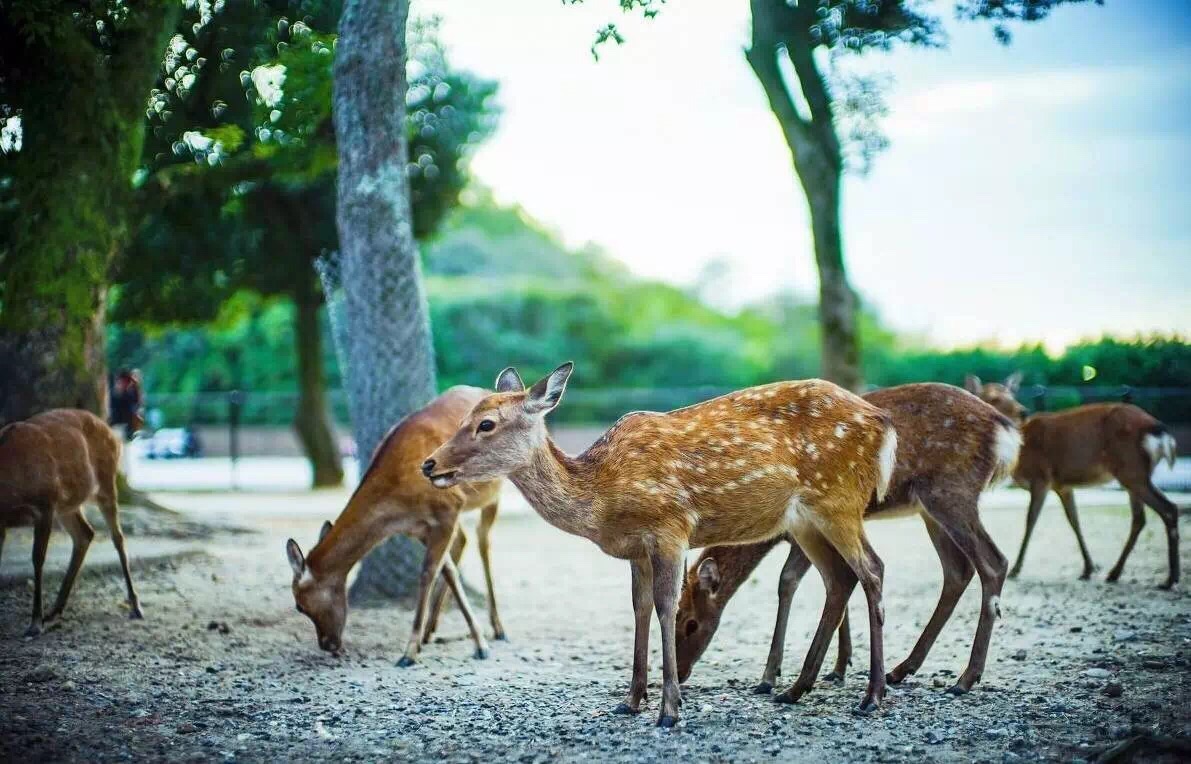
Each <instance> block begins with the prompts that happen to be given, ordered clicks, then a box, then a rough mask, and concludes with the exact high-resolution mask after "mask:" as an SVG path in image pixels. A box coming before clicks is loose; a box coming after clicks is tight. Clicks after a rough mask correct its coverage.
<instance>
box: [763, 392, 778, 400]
mask: <svg viewBox="0 0 1191 764" xmlns="http://www.w3.org/2000/svg"><path fill="white" fill-rule="evenodd" d="M775 395H777V390H766V391H765V397H766V398H772V397H773V396H775Z"/></svg>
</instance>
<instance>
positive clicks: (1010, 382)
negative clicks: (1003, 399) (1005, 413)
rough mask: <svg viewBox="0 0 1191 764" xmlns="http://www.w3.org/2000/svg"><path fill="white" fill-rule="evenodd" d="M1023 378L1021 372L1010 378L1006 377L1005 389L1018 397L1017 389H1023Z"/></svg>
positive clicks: (1011, 375)
mask: <svg viewBox="0 0 1191 764" xmlns="http://www.w3.org/2000/svg"><path fill="white" fill-rule="evenodd" d="M1021 378H1022V373H1021V372H1020V371H1015V372H1013V373H1012V374H1010V375H1009V376H1008V377H1005V389H1006V390H1008V391H1009V392H1011V393H1013V394H1014V395H1016V394H1017V388H1019V387H1021Z"/></svg>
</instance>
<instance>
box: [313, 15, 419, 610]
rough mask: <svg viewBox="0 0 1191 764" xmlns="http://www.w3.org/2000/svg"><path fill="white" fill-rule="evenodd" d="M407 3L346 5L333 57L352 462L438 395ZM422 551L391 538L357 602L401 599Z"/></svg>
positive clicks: (365, 572) (365, 568)
mask: <svg viewBox="0 0 1191 764" xmlns="http://www.w3.org/2000/svg"><path fill="white" fill-rule="evenodd" d="M408 15H409V3H408V1H407V0H347V2H345V3H344V5H343V13H342V15H341V16H340V21H339V42H338V45H337V46H336V49H335V95H334V99H335V135H336V141H337V145H338V150H339V176H338V200H339V206H338V223H339V245H340V262H341V277H342V283H343V294H344V308H345V310H344V313H345V316H344V318H345V319H346V328H345V329H344V330H343V331H342V332H341V334H342V336H343V338H344V339H345V340H346V345H347V347H346V348H345V350H346V353H345V355H346V356H347V360H348V364H347V365H348V375H349V377H348V380H347V382H348V384H347V388H348V393H349V395H350V397H351V408H352V427H353V429H354V431H355V434H356V444H357V452H358V458H359V459H360V462H361V466H364V465H366V463H367V460H368V459H370V458H371V456H372V453H373V451H374V450H375V448H376V446H377V444H378V443H380V440H381V438H382V437H383V436H384V433H385V432H386V431H387V430H388V429H389V427H391V426H392V425H393V424H395V423H396V422H398V421H399V420H400V419H402V418H403V417H405V416H406V415H408V414H409V413H410V412H412V411H414V410H415V409H417V408H419V407H421V406H424V405H425V404H426V403H427V402H429V400H430V399H431V397H433V395H434V389H435V379H434V377H435V373H434V351H433V348H432V347H431V344H430V320H429V311H428V308H427V305H426V295H425V291H424V289H423V286H422V274H421V266H420V264H419V261H418V249H417V243H416V242H415V241H414V230H413V217H412V214H411V211H410V201H409V179H408V177H407V176H406V163H407V162H408V156H409V151H408V147H407V145H406V135H405V92H406V87H407V82H406V72H405V62H406V42H405V25H406V19H407V17H408ZM423 554H424V550H423V549H422V546H421V544H419V543H417V542H415V541H412V540H411V539H409V538H408V537H406V536H395V537H393V538H391V539H389V540H388V541H386V542H385V543H384V544H382V545H381V546H380V547H379V548H377V549H376V550H375V551H373V552H372V554H370V555H369V556H368V557H366V558H365V559H364V562H363V564H362V566H361V568H360V574H359V576H358V577H357V578H356V581H355V583H354V584H353V586H352V591H351V596H352V600H353V601H354V602H360V601H367V600H370V599H378V598H383V599H408V598H409V597H411V596H412V595H413V594H414V593H415V592H416V591H417V581H418V572H419V569H420V568H421V560H422V556H423Z"/></svg>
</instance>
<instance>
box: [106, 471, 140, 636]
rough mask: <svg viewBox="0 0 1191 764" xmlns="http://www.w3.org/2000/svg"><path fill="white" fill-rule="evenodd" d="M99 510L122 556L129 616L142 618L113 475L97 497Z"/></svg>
mask: <svg viewBox="0 0 1191 764" xmlns="http://www.w3.org/2000/svg"><path fill="white" fill-rule="evenodd" d="M97 502H98V503H99V511H100V512H102V513H103V520H104V522H105V523H107V526H108V532H109V533H111V534H112V544H113V545H114V546H115V547H116V555H117V556H119V558H120V570H121V572H123V574H124V587H125V589H126V590H127V595H128V617H129V618H132V619H137V620H139V619H141V618H144V617H145V611H143V610H141V600H140V597H138V596H137V593H136V587H134V586H133V585H132V571H131V570H129V567H128V552H127V551H126V550H125V549H124V530H123V529H122V528H121V527H120V510H119V508H118V507H117V506H116V481H115V479H114V477H113V479H112V484H111V486H110V488H109V489H108V491H105V492H104V493H102V494H100V495H99V496H98V497H97Z"/></svg>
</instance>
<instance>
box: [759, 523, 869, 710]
mask: <svg viewBox="0 0 1191 764" xmlns="http://www.w3.org/2000/svg"><path fill="white" fill-rule="evenodd" d="M795 537H796V538H797V541H798V545H799V546H800V547H802V550H803V551H804V552H805V553H806V556H807V557H809V558H810V560H811V562H812V563H813V564H814V566H815V569H816V570H818V571H819V575H820V576H822V578H823V588H824V589H825V590H826V594H827V596H826V598H825V600H824V602H823V614H822V616H821V617H820V618H819V626H818V628H817V629H816V630H815V636H814V638H813V639H811V646H810V648H809V649H808V650H807V653H806V658H805V660H804V661H803V664H802V671H801V672H800V673H799V674H798V678H797V679H796V680H794V683H793V684H792V685H790V687H789V688H787V689H786V691H785V692H782V693H780V694H779V695H775V696H774V700H776V701H777V702H779V703H796V702H798V699H799V698H801V697H802V696H803V695H805V694H806V693H808V692H810V690H811V688H813V687H814V686H815V678H816V677H818V676H819V670H820V669H821V668H822V666H823V659H824V658H825V657H826V656H827V648H828V647H829V646H830V643H831V636H832V634H834V633H835V630H836V629H837V628H839V625H840V622H841V621H842V619H843V614H844V609H845V608H846V607H847V604H848V598H849V597H850V596H851V594H852V590H853V589H855V588H856V580H857V579H856V574H855V572H853V570H852V568H851V567H850V566H849V565H848V563H847V562H845V561H844V558H843V557H841V556H840V554H839V552H837V551H836V550H835V548H834V547H832V546H831V544H830V543H829V542H828V541H827V539H826V538H824V537H823V535H822V534H820V533H819V532H818V531H817V530H814V529H813V528H809V527H805V526H804V527H801V528H799V529H798V530H797V531H795Z"/></svg>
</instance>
